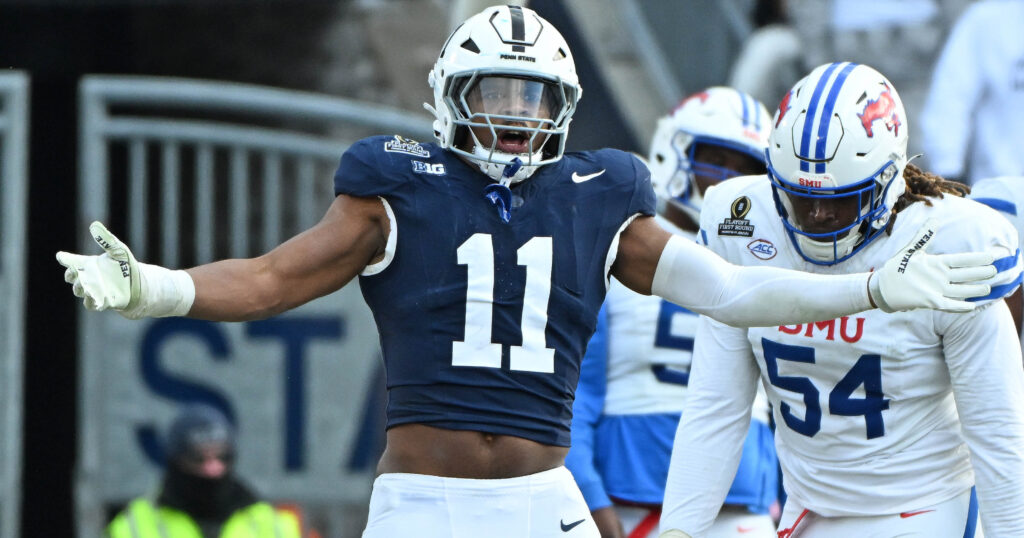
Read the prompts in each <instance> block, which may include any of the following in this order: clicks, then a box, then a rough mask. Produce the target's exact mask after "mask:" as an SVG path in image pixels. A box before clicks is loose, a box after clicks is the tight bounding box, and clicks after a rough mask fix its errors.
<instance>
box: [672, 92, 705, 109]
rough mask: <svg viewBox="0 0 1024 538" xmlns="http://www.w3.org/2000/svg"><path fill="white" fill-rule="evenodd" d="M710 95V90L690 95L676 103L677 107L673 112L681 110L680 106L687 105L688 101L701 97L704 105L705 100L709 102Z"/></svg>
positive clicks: (701, 102)
mask: <svg viewBox="0 0 1024 538" xmlns="http://www.w3.org/2000/svg"><path fill="white" fill-rule="evenodd" d="M708 97H711V94H709V93H708V92H697V93H695V94H693V95H690V96H688V97H687V98H686V99H683V100H682V101H680V102H679V104H678V105H676V107H675V108H674V109H673V110H672V112H675V111H676V110H679V109H680V108H683V107H684V106H686V103H689V102H690V101H693V100H694V99H699V100H700V104H702V105H703V104H704V103H705V102H707V100H708Z"/></svg>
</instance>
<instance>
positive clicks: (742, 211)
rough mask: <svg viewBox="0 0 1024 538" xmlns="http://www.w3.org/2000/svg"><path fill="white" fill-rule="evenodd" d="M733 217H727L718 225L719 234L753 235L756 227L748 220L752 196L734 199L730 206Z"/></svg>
mask: <svg viewBox="0 0 1024 538" xmlns="http://www.w3.org/2000/svg"><path fill="white" fill-rule="evenodd" d="M729 211H730V212H731V213H732V218H729V219H725V220H723V221H722V223H721V224H719V225H718V235H729V236H734V237H753V235H754V227H753V226H752V225H751V224H750V221H749V220H747V219H746V218H744V217H746V216H747V213H750V198H747V197H746V196H740V197H739V198H737V199H735V200H733V201H732V205H731V206H730V207H729Z"/></svg>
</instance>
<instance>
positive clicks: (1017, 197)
mask: <svg viewBox="0 0 1024 538" xmlns="http://www.w3.org/2000/svg"><path fill="white" fill-rule="evenodd" d="M970 197H971V199H973V200H975V201H978V202H981V203H983V204H985V205H987V206H989V207H991V208H992V209H995V210H996V211H998V212H1000V213H1001V214H1002V215H1003V216H1004V217H1006V218H1007V219H1009V220H1010V222H1011V223H1013V227H1014V228H1016V229H1017V236H1018V237H1024V176H1000V177H990V178H985V179H982V180H981V181H977V182H975V183H974V184H973V185H972V186H971V195H970ZM1006 304H1007V305H1009V307H1010V313H1011V314H1013V322H1014V323H1016V324H1017V332H1020V333H1022V334H1021V344H1022V345H1024V332H1022V331H1021V328H1022V325H1024V323H1022V321H1021V318H1022V317H1024V299H1022V288H1017V291H1015V292H1013V294H1011V295H1010V296H1009V297H1007V298H1006Z"/></svg>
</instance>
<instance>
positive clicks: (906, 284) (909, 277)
mask: <svg viewBox="0 0 1024 538" xmlns="http://www.w3.org/2000/svg"><path fill="white" fill-rule="evenodd" d="M937 229H938V226H936V225H935V221H934V220H933V219H929V220H928V221H927V222H925V223H924V226H922V227H921V229H919V230H918V231H917V234H915V235H914V239H913V240H912V241H910V243H907V245H906V246H905V247H903V249H902V250H900V252H899V253H898V254H897V255H896V256H893V257H892V258H890V259H889V261H887V262H885V265H883V266H882V267H881V268H880V269H879V270H878V271H876V272H875V273H874V274H872V275H871V277H870V278H869V280H868V291H869V292H870V294H871V300H872V301H873V302H874V304H875V306H877V307H878V308H880V309H882V311H884V312H897V311H903V310H913V309H916V308H931V309H934V310H942V311H945V312H970V311H971V310H973V309H974V307H975V305H976V303H972V302H969V301H966V300H964V299H969V298H972V297H984V296H985V295H988V294H989V293H990V292H991V291H992V290H991V287H990V286H989V285H988V284H978V283H977V282H978V281H980V280H986V279H989V278H992V277H993V276H995V274H996V268H995V267H994V266H993V265H992V262H993V261H995V255H994V254H993V253H991V252H962V253H957V254H928V253H927V252H926V251H925V247H926V246H927V244H928V242H929V241H930V240H931V239H932V237H933V236H934V235H935V230H937Z"/></svg>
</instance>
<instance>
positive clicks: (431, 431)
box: [57, 6, 995, 537]
mask: <svg viewBox="0 0 1024 538" xmlns="http://www.w3.org/2000/svg"><path fill="white" fill-rule="evenodd" d="M429 82H430V85H431V87H432V88H433V90H434V105H433V107H432V108H431V109H432V111H433V113H434V115H435V117H436V121H435V123H434V127H435V131H436V135H437V139H438V143H436V144H433V143H431V144H428V143H422V144H421V143H418V142H415V141H411V140H408V139H405V138H402V137H399V136H383V137H372V138H367V139H364V140H362V141H360V142H358V143H356V144H354V145H353V146H352V147H351V148H350V149H349V150H348V151H347V152H345V154H344V155H343V156H342V159H341V164H340V166H339V168H338V171H337V174H336V175H335V179H334V184H335V192H336V198H335V199H334V201H333V202H332V204H331V207H330V208H329V209H328V211H327V213H326V215H325V216H324V217H323V219H322V220H321V221H320V222H319V223H318V224H316V225H315V226H313V227H312V228H311V229H309V230H307V231H305V232H303V233H301V234H299V235H297V236H295V237H293V238H292V239H290V240H288V241H286V242H285V243H283V244H282V245H280V246H278V247H276V248H275V249H273V250H272V251H270V252H269V253H267V254H264V255H262V256H259V257H256V258H252V259H231V260H223V261H219V262H214V263H211V264H206V265H202V266H198V267H193V268H191V269H188V270H170V269H166V268H163V267H159V266H155V265H148V264H144V263H139V262H137V261H136V260H135V258H134V257H133V256H132V255H131V252H130V251H129V250H128V248H127V246H125V245H124V244H123V243H122V242H121V241H120V240H118V239H117V238H116V237H114V236H113V235H112V234H111V233H110V232H109V231H107V230H106V228H104V227H103V225H102V224H100V223H98V222H97V223H94V224H93V225H91V226H90V231H91V232H92V234H93V237H94V238H95V239H96V241H97V242H98V243H99V244H100V246H101V247H102V248H103V249H104V251H105V252H104V254H102V255H99V256H86V255H76V254H70V253H67V252H61V253H58V255H57V258H58V261H59V262H60V263H61V264H62V265H64V266H65V267H66V268H67V269H66V271H65V280H67V281H68V282H69V283H71V284H72V289H73V292H74V293H75V295H76V296H78V297H81V298H82V299H83V301H84V304H85V306H86V308H87V309H90V310H106V309H113V310H116V311H118V312H119V313H121V314H122V315H124V316H125V317H128V318H132V319H134V318H139V317H145V316H149V317H159V316H181V315H188V316H190V317H195V318H201V319H208V320H220V321H238V320H251V319H258V318H264V317H268V316H273V315H276V314H279V313H281V312H284V311H286V310H288V309H290V308H293V307H296V306H298V305H301V304H303V303H306V302H308V301H310V300H313V299H315V298H317V297H320V296H323V295H326V294H328V293H331V292H333V291H335V290H338V289H339V288H341V287H342V286H344V285H345V284H347V283H348V282H349V281H351V280H352V279H353V278H355V277H356V276H358V277H359V279H360V287H361V289H362V293H363V295H364V298H365V300H366V302H367V304H368V305H369V307H370V309H371V310H372V311H373V314H374V317H375V320H376V323H377V329H378V331H379V333H380V342H381V346H382V348H383V355H384V361H385V367H386V370H387V380H388V398H389V401H388V424H387V428H388V431H387V446H386V449H385V452H384V455H383V456H382V458H381V461H380V463H379V465H378V471H379V473H380V476H379V477H378V478H377V480H376V482H375V484H374V489H373V494H372V498H371V501H370V513H369V520H368V523H367V527H366V531H365V533H364V536H366V537H385V536H386V537H394V536H410V535H414V536H421V537H423V536H426V537H433V536H438V537H441V536H510V537H512V536H515V537H521V536H594V535H596V533H597V529H596V527H595V525H594V522H593V520H592V519H591V517H590V515H589V511H588V510H587V506H586V503H585V502H584V500H583V497H582V495H581V494H580V491H579V489H578V488H577V487H576V484H575V482H574V481H573V479H572V476H571V475H570V474H569V472H568V471H567V470H566V469H565V468H564V467H563V465H562V464H563V461H564V459H565V454H566V452H567V451H568V446H569V422H570V419H571V415H572V401H573V391H574V390H575V388H576V381H577V377H578V375H579V366H580V359H581V356H582V355H583V351H584V348H585V347H586V344H587V341H588V339H589V338H590V336H591V334H592V333H593V331H594V328H595V325H596V323H597V313H598V310H599V308H600V305H601V302H602V300H603V299H604V295H605V290H606V287H607V285H608V282H609V277H610V276H615V277H616V278H617V279H618V280H619V281H620V282H622V283H623V284H625V285H626V286H627V287H629V288H631V289H633V290H635V291H638V292H640V293H645V294H649V293H652V292H653V293H656V294H658V295H661V296H662V297H664V298H666V299H669V300H671V301H673V302H675V303H678V304H680V305H682V306H684V307H686V308H689V309H690V310H692V311H694V312H698V313H702V314H708V315H710V316H712V317H714V318H716V319H720V320H722V321H724V322H726V323H730V324H733V325H737V326H751V325H753V326H766V325H777V324H780V323H800V322H807V321H814V320H821V319H834V318H836V317H839V316H842V315H846V314H850V313H854V312H859V311H863V310H867V309H871V308H873V307H875V305H879V306H881V307H883V308H885V309H886V310H905V309H912V308H920V307H929V308H942V309H950V310H969V309H971V308H972V307H973V305H972V304H971V303H969V302H966V301H964V300H963V299H964V298H966V297H970V296H975V295H985V294H987V293H988V292H989V289H988V286H987V285H985V284H976V283H975V281H977V280H979V279H982V278H986V277H988V276H990V275H991V274H993V273H994V272H995V268H994V267H992V266H991V262H992V256H991V255H990V254H984V253H982V254H976V253H962V254H956V255H941V256H938V255H931V254H928V253H926V252H923V251H914V252H913V253H912V254H907V255H900V256H896V257H894V259H893V260H891V261H890V262H889V263H887V264H885V266H884V267H879V268H878V269H877V270H876V271H875V272H874V273H873V274H869V273H858V274H853V275H843V276H825V275H810V274H806V273H800V272H796V271H790V270H780V269H776V268H742V267H739V266H734V265H731V264H729V263H726V262H725V261H723V260H722V259H721V258H719V257H718V256H716V255H714V254H713V253H711V252H710V251H708V250H706V249H704V248H702V247H700V246H698V245H695V244H694V243H692V242H688V241H685V240H682V239H680V238H673V236H672V235H671V234H670V233H669V232H667V231H665V230H663V229H662V228H661V227H659V226H658V225H657V224H656V223H655V221H654V219H653V218H652V216H653V215H654V209H655V197H654V192H653V190H652V188H651V184H650V178H649V173H648V171H647V168H646V167H645V166H644V165H643V164H642V163H641V162H640V161H638V160H637V159H636V158H634V157H632V156H630V155H629V154H627V153H624V152H620V151H615V150H600V151H588V152H580V153H570V154H567V155H563V150H564V147H565V137H566V133H567V129H568V126H569V122H570V120H571V118H572V115H573V112H574V111H575V109H576V103H577V102H578V100H579V98H580V95H581V91H582V90H581V89H580V86H579V83H578V80H577V76H576V71H575V67H574V64H573V59H572V54H571V52H570V50H569V47H568V45H567V44H566V42H565V40H564V39H563V38H562V36H561V35H560V34H559V32H558V31H557V30H556V29H555V28H554V27H552V26H551V25H550V24H549V23H548V22H547V21H545V20H544V19H542V18H540V17H539V16H538V15H537V14H536V13H535V12H533V11H531V10H529V9H526V8H522V7H518V6H495V7H489V8H487V9H485V10H483V11H482V12H481V13H479V14H477V15H475V16H473V17H471V18H470V19H468V20H467V21H466V22H465V23H463V24H462V25H461V26H460V27H459V28H457V29H456V30H455V31H454V32H453V33H452V35H451V36H450V37H449V38H448V41H447V42H446V43H445V45H444V46H443V48H442V49H441V53H440V56H439V58H438V60H437V63H436V64H435V66H434V68H433V70H432V71H431V72H430V75H429ZM924 233H927V230H922V234H924ZM901 264H902V265H901Z"/></svg>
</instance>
